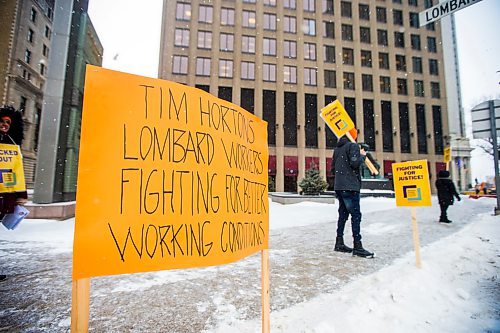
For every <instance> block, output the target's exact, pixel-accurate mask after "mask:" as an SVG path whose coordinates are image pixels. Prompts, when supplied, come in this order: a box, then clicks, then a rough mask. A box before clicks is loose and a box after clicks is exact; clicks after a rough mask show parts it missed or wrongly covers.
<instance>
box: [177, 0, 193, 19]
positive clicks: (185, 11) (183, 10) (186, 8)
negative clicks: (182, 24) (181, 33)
mask: <svg viewBox="0 0 500 333" xmlns="http://www.w3.org/2000/svg"><path fill="white" fill-rule="evenodd" d="M175 18H176V19H177V20H179V21H189V20H190V19H191V4H189V3H181V2H178V3H177V8H176V12H175Z"/></svg>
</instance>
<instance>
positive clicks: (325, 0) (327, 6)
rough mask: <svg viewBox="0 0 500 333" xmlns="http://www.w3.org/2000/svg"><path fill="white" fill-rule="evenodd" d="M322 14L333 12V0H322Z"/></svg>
mask: <svg viewBox="0 0 500 333" xmlns="http://www.w3.org/2000/svg"><path fill="white" fill-rule="evenodd" d="M322 4H323V14H333V0H322Z"/></svg>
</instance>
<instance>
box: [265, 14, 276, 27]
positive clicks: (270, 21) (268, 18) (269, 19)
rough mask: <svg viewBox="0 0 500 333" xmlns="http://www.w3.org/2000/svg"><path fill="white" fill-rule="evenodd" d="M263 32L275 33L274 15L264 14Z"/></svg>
mask: <svg viewBox="0 0 500 333" xmlns="http://www.w3.org/2000/svg"><path fill="white" fill-rule="evenodd" d="M264 30H272V31H276V15H274V14H267V13H264Z"/></svg>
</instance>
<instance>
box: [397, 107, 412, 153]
mask: <svg viewBox="0 0 500 333" xmlns="http://www.w3.org/2000/svg"><path fill="white" fill-rule="evenodd" d="M399 139H400V143H401V152H402V153H411V140H410V116H409V112H408V103H399Z"/></svg>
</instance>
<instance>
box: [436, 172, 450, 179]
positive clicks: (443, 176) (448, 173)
mask: <svg viewBox="0 0 500 333" xmlns="http://www.w3.org/2000/svg"><path fill="white" fill-rule="evenodd" d="M438 177H439V178H448V177H450V172H449V171H446V170H441V171H439V173H438Z"/></svg>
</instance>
